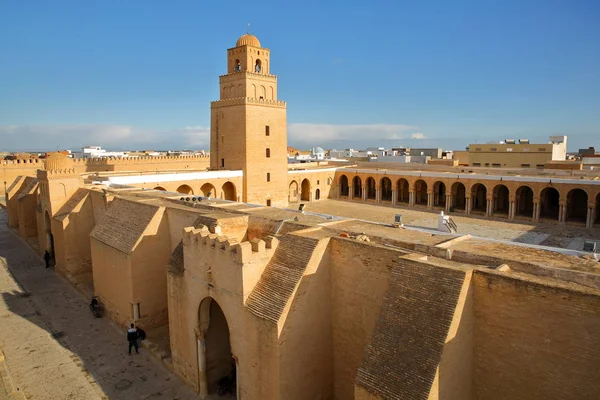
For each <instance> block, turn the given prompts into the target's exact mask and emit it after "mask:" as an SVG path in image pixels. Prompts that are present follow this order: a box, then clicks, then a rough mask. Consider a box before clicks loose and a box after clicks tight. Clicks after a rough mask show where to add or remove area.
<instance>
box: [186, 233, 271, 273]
mask: <svg viewBox="0 0 600 400" xmlns="http://www.w3.org/2000/svg"><path fill="white" fill-rule="evenodd" d="M211 231H212V232H211ZM220 233H221V229H220V226H218V225H217V226H216V227H211V229H209V227H207V226H205V225H200V226H199V227H198V228H194V227H187V228H184V230H183V245H184V246H198V247H201V248H202V250H201V251H202V252H203V253H204V252H209V251H212V252H219V255H220V256H222V255H226V256H227V257H228V258H229V259H230V260H231V262H233V263H235V264H238V265H244V264H248V263H251V262H253V261H257V260H262V259H265V258H268V257H270V256H271V255H272V253H273V251H274V250H275V249H276V247H277V244H278V242H279V241H278V240H277V238H275V237H268V238H266V240H260V239H253V240H252V241H250V242H238V241H237V240H234V239H229V238H228V237H227V236H225V235H221V234H220Z"/></svg>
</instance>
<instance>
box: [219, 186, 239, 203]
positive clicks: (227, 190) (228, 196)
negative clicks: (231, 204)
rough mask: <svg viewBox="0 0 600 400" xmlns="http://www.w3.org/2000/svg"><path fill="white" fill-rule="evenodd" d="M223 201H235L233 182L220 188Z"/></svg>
mask: <svg viewBox="0 0 600 400" xmlns="http://www.w3.org/2000/svg"><path fill="white" fill-rule="evenodd" d="M221 190H222V191H223V199H225V200H231V201H235V200H236V199H237V196H236V190H235V185H234V184H233V182H225V183H224V184H223V186H222V187H221Z"/></svg>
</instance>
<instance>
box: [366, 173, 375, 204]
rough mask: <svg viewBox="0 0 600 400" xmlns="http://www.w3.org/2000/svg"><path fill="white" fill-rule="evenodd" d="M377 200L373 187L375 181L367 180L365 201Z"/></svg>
mask: <svg viewBox="0 0 600 400" xmlns="http://www.w3.org/2000/svg"><path fill="white" fill-rule="evenodd" d="M376 198H377V187H376V185H375V179H373V178H372V177H368V178H367V199H370V200H375V199H376Z"/></svg>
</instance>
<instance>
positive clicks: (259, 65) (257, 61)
mask: <svg viewBox="0 0 600 400" xmlns="http://www.w3.org/2000/svg"><path fill="white" fill-rule="evenodd" d="M261 70H262V65H261V62H260V60H259V59H257V60H256V64H254V72H257V73H260V71H261Z"/></svg>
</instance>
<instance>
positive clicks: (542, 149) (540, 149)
mask: <svg viewBox="0 0 600 400" xmlns="http://www.w3.org/2000/svg"><path fill="white" fill-rule="evenodd" d="M538 151H542V152H543V151H546V149H545V148H544V147H539V148H538Z"/></svg>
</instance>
